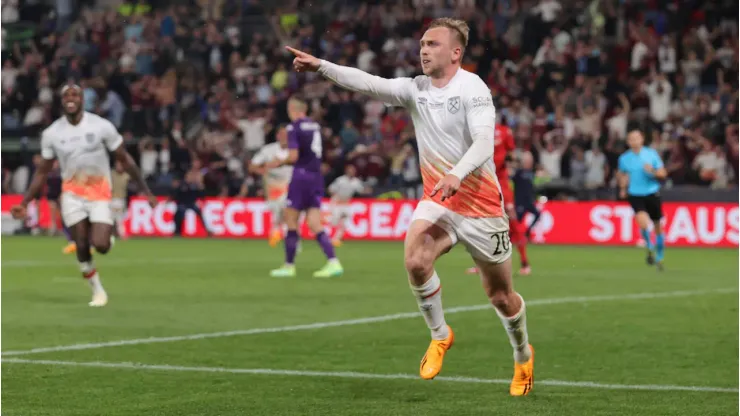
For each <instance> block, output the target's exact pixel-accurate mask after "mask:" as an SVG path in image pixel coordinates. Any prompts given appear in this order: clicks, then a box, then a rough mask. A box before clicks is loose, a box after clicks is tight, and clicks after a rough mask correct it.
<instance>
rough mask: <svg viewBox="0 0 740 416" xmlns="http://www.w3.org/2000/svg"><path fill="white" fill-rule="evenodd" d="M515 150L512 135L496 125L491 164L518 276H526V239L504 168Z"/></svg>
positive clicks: (507, 128) (527, 263)
mask: <svg viewBox="0 0 740 416" xmlns="http://www.w3.org/2000/svg"><path fill="white" fill-rule="evenodd" d="M515 148H516V144H515V143H514V133H512V131H511V129H510V128H509V127H508V126H506V124H503V123H499V124H496V133H495V136H494V148H493V163H494V164H495V165H496V177H497V178H498V181H499V185H500V186H501V195H503V197H504V208H505V209H506V215H507V216H508V217H509V236H510V239H511V241H512V242H513V243H514V244H515V245H516V248H517V250H518V251H519V258H520V259H521V263H522V267H521V269H519V274H521V275H524V276H526V275H528V274H529V273H530V272H531V269H530V268H529V260H528V259H527V237H526V235H525V232H524V229H523V227H522V224H521V223H520V222H519V220H518V219H517V215H516V210H515V209H514V207H515V205H514V192H513V191H512V189H511V184H510V182H509V172H508V169H507V168H506V162H507V159H508V158H509V155H510V154H511V152H513V151H514V149H515ZM467 272H468V273H470V274H476V273H478V268H477V267H471V268H469V269H468V270H467Z"/></svg>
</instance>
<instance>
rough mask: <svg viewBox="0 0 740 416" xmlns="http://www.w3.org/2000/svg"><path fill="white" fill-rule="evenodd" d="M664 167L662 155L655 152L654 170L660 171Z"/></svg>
mask: <svg viewBox="0 0 740 416" xmlns="http://www.w3.org/2000/svg"><path fill="white" fill-rule="evenodd" d="M662 167H663V159H661V158H660V154H659V153H658V152H657V151H656V150H653V169H660V168H662Z"/></svg>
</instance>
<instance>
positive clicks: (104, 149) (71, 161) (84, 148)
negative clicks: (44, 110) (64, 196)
mask: <svg viewBox="0 0 740 416" xmlns="http://www.w3.org/2000/svg"><path fill="white" fill-rule="evenodd" d="M122 144H123V137H121V135H120V134H119V133H118V130H116V128H115V126H113V124H112V123H111V122H110V121H108V120H106V119H104V118H103V117H100V116H98V115H97V114H93V113H88V112H87V111H85V112H84V113H83V114H82V119H81V120H80V122H79V123H78V124H77V125H73V124H71V123H70V122H69V121H67V118H66V117H64V116H62V117H60V118H59V119H57V120H56V121H55V122H53V123H52V124H51V125H50V126H49V127H48V128H46V129H45V130H44V131H43V132H42V133H41V157H43V158H44V159H47V160H51V159H54V158H56V159H58V160H59V167H60V168H61V171H62V192H69V193H72V194H75V195H77V196H80V197H83V198H86V199H88V200H91V201H107V200H110V199H111V169H110V158H109V156H108V152H112V151H114V150H116V149H118V147H119V146H121V145H122Z"/></svg>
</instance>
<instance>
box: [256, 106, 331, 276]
mask: <svg viewBox="0 0 740 416" xmlns="http://www.w3.org/2000/svg"><path fill="white" fill-rule="evenodd" d="M307 110H308V106H307V105H306V103H305V102H303V101H301V100H299V99H297V98H295V97H292V98H291V99H290V100H288V117H290V120H291V124H290V125H289V126H288V127H287V130H288V152H289V154H288V158H287V159H286V160H281V161H274V162H272V163H269V164H268V165H269V166H268V168H273V167H279V166H282V165H284V164H290V165H293V176H292V177H291V179H290V185H289V186H288V199H287V201H286V207H285V211H284V219H285V224H286V225H287V226H288V234H287V235H286V237H285V264H284V265H283V266H281V267H280V268H278V269H275V270H273V271H271V272H270V276H272V277H295V275H296V269H295V254H296V250H297V248H298V239H299V237H298V218H299V216H300V213H301V212H303V211H305V212H306V222H308V227H309V228H310V229H311V232H313V233H314V234H315V235H316V241H318V243H319V245H320V246H321V249H322V250H323V251H324V254H326V258H327V259H328V261H327V263H326V265H325V266H324V267H322V268H321V269H320V270H318V271H316V272H315V273H314V274H313V277H318V278H331V277H338V276H341V275H342V273H344V269H343V268H342V265H341V264H340V263H339V260H338V259H337V258H336V256H335V255H334V247H333V246H332V244H331V240H330V239H329V236H328V235H327V234H326V232H325V231H324V227H323V225H322V224H321V198H322V197H323V196H324V177H323V175H322V174H321V126H319V123H317V122H315V121H313V120H311V119H310V118H308V117H307V116H306V112H307Z"/></svg>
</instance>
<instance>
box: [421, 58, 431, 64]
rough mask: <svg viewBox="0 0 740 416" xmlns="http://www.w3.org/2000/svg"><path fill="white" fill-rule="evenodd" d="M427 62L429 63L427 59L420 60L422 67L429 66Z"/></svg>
mask: <svg viewBox="0 0 740 416" xmlns="http://www.w3.org/2000/svg"><path fill="white" fill-rule="evenodd" d="M429 62H431V61H430V60H429V59H422V60H421V64H422V65H429Z"/></svg>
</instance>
